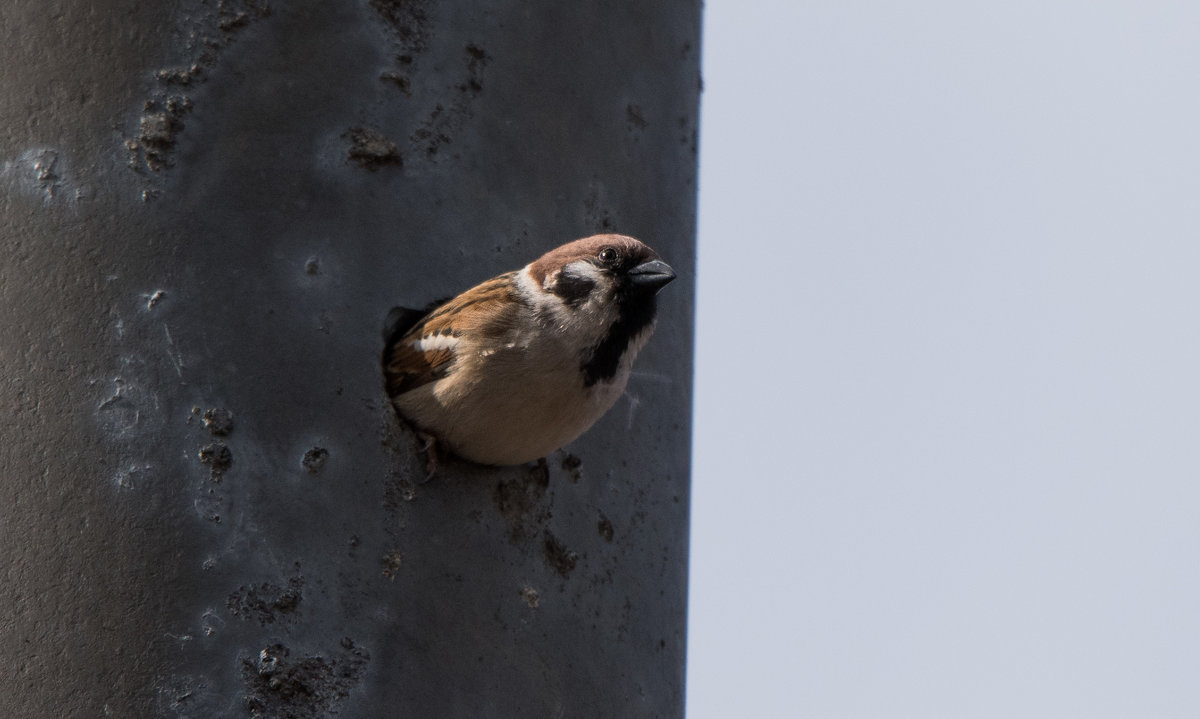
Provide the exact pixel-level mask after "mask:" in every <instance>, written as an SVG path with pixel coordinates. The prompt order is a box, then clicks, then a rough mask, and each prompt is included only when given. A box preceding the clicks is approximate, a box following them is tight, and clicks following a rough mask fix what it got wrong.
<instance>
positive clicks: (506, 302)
mask: <svg viewBox="0 0 1200 719" xmlns="http://www.w3.org/2000/svg"><path fill="white" fill-rule="evenodd" d="M515 275H516V273H515V272H509V273H507V274H504V275H500V276H499V277H496V278H493V279H490V280H488V281H487V282H484V283H483V284H481V285H476V286H475V287H472V288H471V289H469V290H467V291H466V292H464V293H462V294H461V295H459V296H457V297H455V298H454V299H452V300H450V301H448V302H446V303H445V304H443V305H441V306H440V307H438V308H437V309H435V310H433V311H432V312H430V313H429V314H428V315H426V316H425V317H424V318H423V319H421V320H419V321H418V322H417V323H416V324H415V325H414V326H413V327H412V329H410V330H409V331H408V332H406V333H405V334H404V336H402V337H400V338H399V339H398V340H395V341H394V342H392V344H391V345H389V346H388V348H387V349H386V351H385V352H384V375H385V377H386V379H387V393H388V396H389V397H396V396H398V395H401V394H404V393H405V392H410V391H412V390H414V389H416V388H418V387H420V386H422V385H425V384H428V383H430V382H435V381H437V380H439V379H441V378H442V377H445V376H446V375H447V374H449V373H450V372H451V371H453V370H454V366H455V362H454V360H455V357H456V347H455V345H458V344H459V343H460V342H464V341H470V340H475V341H484V340H487V339H495V338H499V337H501V336H502V335H504V333H505V332H507V331H508V330H509V329H511V328H512V327H513V326H514V325H515V319H516V315H517V310H518V308H519V307H520V306H521V305H522V302H521V300H520V296H519V295H518V294H517V292H516V289H515V287H514V285H513V277H514V276H515ZM438 337H445V338H447V341H446V342H444V343H437V342H431V340H436V339H437V338H438ZM460 338H461V339H460ZM453 340H459V341H457V342H456V341H453ZM422 341H425V344H426V346H427V348H422V347H420V344H421V342H422ZM429 345H433V346H432V347H429Z"/></svg>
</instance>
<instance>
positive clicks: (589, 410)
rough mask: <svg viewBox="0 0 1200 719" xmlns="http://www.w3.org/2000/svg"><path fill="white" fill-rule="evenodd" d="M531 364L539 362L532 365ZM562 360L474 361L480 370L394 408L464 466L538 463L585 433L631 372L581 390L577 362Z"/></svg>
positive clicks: (509, 356) (502, 357)
mask: <svg viewBox="0 0 1200 719" xmlns="http://www.w3.org/2000/svg"><path fill="white" fill-rule="evenodd" d="M531 356H538V361H537V362H531V361H529V358H530V357H531ZM461 359H462V358H460V361H461ZM561 359H562V361H560V362H553V363H547V362H545V354H544V350H543V352H542V353H541V354H537V353H535V354H534V355H531V354H530V353H528V352H524V351H521V350H517V349H511V350H510V351H507V352H498V353H491V354H489V355H479V356H475V357H474V360H475V361H476V362H478V363H479V365H481V366H476V367H473V368H471V371H469V372H466V371H455V372H452V373H451V374H450V375H449V376H447V377H445V378H443V379H441V380H438V381H437V382H434V383H432V384H429V385H425V386H423V387H420V388H418V389H416V390H414V391H412V392H408V393H406V394H403V395H401V396H399V397H397V398H396V399H395V402H396V406H397V408H398V409H399V410H400V412H401V414H403V415H404V416H406V417H407V418H409V419H410V420H412V421H413V422H415V423H416V424H417V425H418V426H420V427H421V428H422V429H424V430H425V431H428V432H430V433H431V434H433V435H434V436H436V437H437V438H438V440H439V442H440V443H441V444H442V445H444V446H445V447H447V448H448V449H450V450H451V451H452V452H454V453H455V454H457V455H459V456H460V457H463V458H464V459H468V460H471V461H473V462H478V463H480V464H494V465H512V464H522V463H524V462H529V461H533V460H536V459H539V458H541V457H545V456H546V455H548V454H549V453H551V452H553V451H554V450H556V449H558V448H560V447H562V446H563V445H565V444H568V443H569V442H571V441H572V440H574V439H576V438H577V437H579V435H581V434H583V433H584V432H585V431H587V429H588V428H589V427H591V426H592V425H593V424H594V423H595V422H596V420H598V419H599V418H600V417H601V416H603V415H604V413H605V412H607V411H608V410H609V409H610V408H611V407H612V406H613V404H614V403H615V402H616V400H617V398H618V397H620V396H621V394H622V392H624V390H625V383H626V382H627V381H628V378H629V373H628V370H627V369H626V370H625V371H622V372H620V373H618V375H617V376H616V377H614V378H613V380H612V381H611V382H605V383H597V384H596V385H593V386H591V387H584V385H583V381H582V378H581V374H580V371H579V361H578V359H577V358H575V357H573V356H568V357H563V358H561ZM467 377H476V378H480V379H478V380H477V381H475V382H468V381H467V380H466V379H465V378H467Z"/></svg>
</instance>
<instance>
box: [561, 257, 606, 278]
mask: <svg viewBox="0 0 1200 719" xmlns="http://www.w3.org/2000/svg"><path fill="white" fill-rule="evenodd" d="M562 271H563V272H564V273H565V274H568V275H572V276H574V277H582V278H585V279H589V280H591V281H592V282H594V283H596V284H601V283H602V282H603V280H604V273H602V272H601V271H600V268H599V267H596V266H595V265H593V264H592V263H591V262H588V261H587V260H577V261H575V262H572V263H571V264H569V265H567V266H566V267H564V268H563V269H562Z"/></svg>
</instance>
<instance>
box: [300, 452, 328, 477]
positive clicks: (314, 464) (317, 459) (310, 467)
mask: <svg viewBox="0 0 1200 719" xmlns="http://www.w3.org/2000/svg"><path fill="white" fill-rule="evenodd" d="M328 459H329V450H327V449H325V448H324V447H313V448H312V449H309V450H308V451H307V452H305V453H304V456H303V457H302V458H301V459H300V466H301V467H302V468H303V469H304V471H306V472H308V473H309V474H317V473H318V472H320V471H321V469H322V468H324V467H325V462H326V461H327V460H328Z"/></svg>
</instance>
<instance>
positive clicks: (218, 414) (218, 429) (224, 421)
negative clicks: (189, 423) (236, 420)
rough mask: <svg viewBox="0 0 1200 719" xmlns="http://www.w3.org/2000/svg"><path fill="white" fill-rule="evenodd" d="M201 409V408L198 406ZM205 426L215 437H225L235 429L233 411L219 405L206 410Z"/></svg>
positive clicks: (203, 418)
mask: <svg viewBox="0 0 1200 719" xmlns="http://www.w3.org/2000/svg"><path fill="white" fill-rule="evenodd" d="M197 409H199V408H197ZM201 419H202V420H203V422H204V428H205V429H207V430H208V432H209V434H211V435H212V436H214V437H225V436H227V435H228V434H229V433H230V432H232V431H233V412H230V411H229V410H227V409H221V408H219V407H213V408H212V409H206V410H204V414H203V415H202V416H201Z"/></svg>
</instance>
